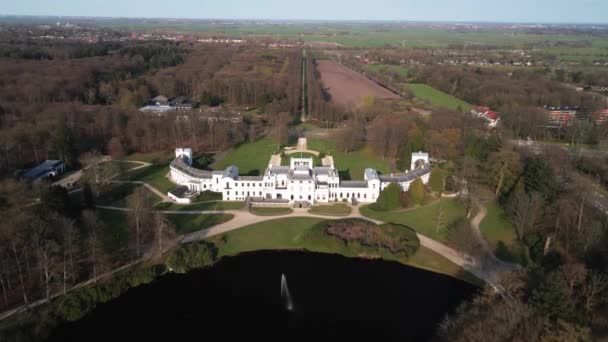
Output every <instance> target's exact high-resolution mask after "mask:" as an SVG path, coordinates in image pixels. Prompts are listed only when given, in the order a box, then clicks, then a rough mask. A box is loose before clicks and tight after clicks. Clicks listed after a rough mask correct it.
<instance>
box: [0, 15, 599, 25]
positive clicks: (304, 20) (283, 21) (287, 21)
mask: <svg viewBox="0 0 608 342" xmlns="http://www.w3.org/2000/svg"><path fill="white" fill-rule="evenodd" d="M0 18H41V19H51V18H52V19H54V18H64V19H94V20H104V19H105V20H117V19H122V20H192V21H220V22H221V21H236V22H275V23H278V24H290V23H349V24H369V23H394V24H408V23H420V24H502V25H504V24H517V25H525V24H528V25H585V26H593V25H600V26H608V21H606V22H576V21H562V22H560V21H484V20H423V19H421V20H413V19H412V20H409V19H309V18H287V19H280V18H277V19H275V18H229V17H225V18H220V17H217V18H212V17H155V16H149V17H144V16H141V17H134V16H95V15H36V14H11V13H8V14H0Z"/></svg>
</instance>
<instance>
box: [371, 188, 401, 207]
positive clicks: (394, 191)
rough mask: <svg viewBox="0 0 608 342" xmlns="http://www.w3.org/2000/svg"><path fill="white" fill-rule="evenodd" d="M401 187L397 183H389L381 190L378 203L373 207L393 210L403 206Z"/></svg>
mask: <svg viewBox="0 0 608 342" xmlns="http://www.w3.org/2000/svg"><path fill="white" fill-rule="evenodd" d="M400 197H401V188H400V187H399V185H397V184H395V183H391V184H389V185H388V186H387V187H386V188H384V190H382V191H381V192H380V196H379V197H378V200H377V201H376V203H374V204H372V205H371V207H372V209H374V210H377V211H391V210H395V209H399V208H400V207H401V200H400Z"/></svg>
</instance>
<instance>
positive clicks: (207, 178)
mask: <svg viewBox="0 0 608 342" xmlns="http://www.w3.org/2000/svg"><path fill="white" fill-rule="evenodd" d="M175 157H176V158H175V160H174V161H173V162H172V163H171V179H172V181H173V182H174V183H176V184H178V185H181V186H186V187H188V188H189V189H190V190H193V191H198V192H203V191H212V192H218V193H222V198H223V200H224V201H244V200H247V199H250V200H252V201H254V202H260V203H261V202H268V203H289V204H294V203H310V204H313V203H328V202H337V201H350V202H354V203H373V202H375V201H376V200H377V199H378V196H379V195H380V191H381V190H383V189H384V188H385V187H387V186H388V185H389V184H391V183H397V184H399V186H400V187H401V189H402V190H403V191H407V190H408V188H409V186H410V184H411V183H412V182H413V181H414V180H415V179H416V178H419V177H420V178H421V179H422V181H423V182H424V183H425V184H426V183H428V180H429V176H430V173H431V166H430V165H429V155H428V154H427V153H422V152H419V153H413V154H412V165H411V171H409V172H406V173H400V174H390V175H380V174H378V172H377V171H376V170H374V169H366V170H365V174H364V180H363V181H342V180H340V176H339V173H338V170H337V169H336V168H335V167H334V165H333V163H328V165H324V166H314V164H313V159H312V158H291V160H290V165H289V166H277V165H273V164H269V166H268V168H267V169H266V171H265V172H264V174H263V175H261V176H239V170H238V168H237V167H236V166H229V167H228V168H227V169H226V170H223V171H204V170H199V169H196V168H194V167H192V150H191V149H183V148H178V149H176V150H175Z"/></svg>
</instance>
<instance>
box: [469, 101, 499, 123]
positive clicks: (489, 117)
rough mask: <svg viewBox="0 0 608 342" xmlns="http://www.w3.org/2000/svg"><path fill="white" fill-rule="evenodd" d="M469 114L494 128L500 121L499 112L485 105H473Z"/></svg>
mask: <svg viewBox="0 0 608 342" xmlns="http://www.w3.org/2000/svg"><path fill="white" fill-rule="evenodd" d="M471 114H472V115H473V116H476V117H478V118H480V119H483V120H484V121H486V123H487V125H488V127H490V128H495V127H497V126H498V124H499V123H500V114H498V113H497V112H495V111H493V110H491V109H490V107H485V106H475V107H473V109H471Z"/></svg>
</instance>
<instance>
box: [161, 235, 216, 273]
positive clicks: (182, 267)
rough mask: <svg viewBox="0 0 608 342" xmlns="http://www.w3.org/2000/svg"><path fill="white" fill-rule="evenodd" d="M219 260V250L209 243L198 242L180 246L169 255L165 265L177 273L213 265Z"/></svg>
mask: <svg viewBox="0 0 608 342" xmlns="http://www.w3.org/2000/svg"><path fill="white" fill-rule="evenodd" d="M216 260H217V248H216V247H215V245H214V244H212V243H208V242H205V241H203V242H196V243H190V244H186V245H183V246H180V247H179V248H177V249H176V250H174V251H173V252H171V253H170V254H169V256H168V257H167V260H166V261H165V264H166V265H167V267H168V268H169V269H171V270H173V271H175V272H177V273H186V272H188V271H190V270H192V269H195V268H201V267H205V266H210V265H212V264H213V263H214V262H215V261H216Z"/></svg>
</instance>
